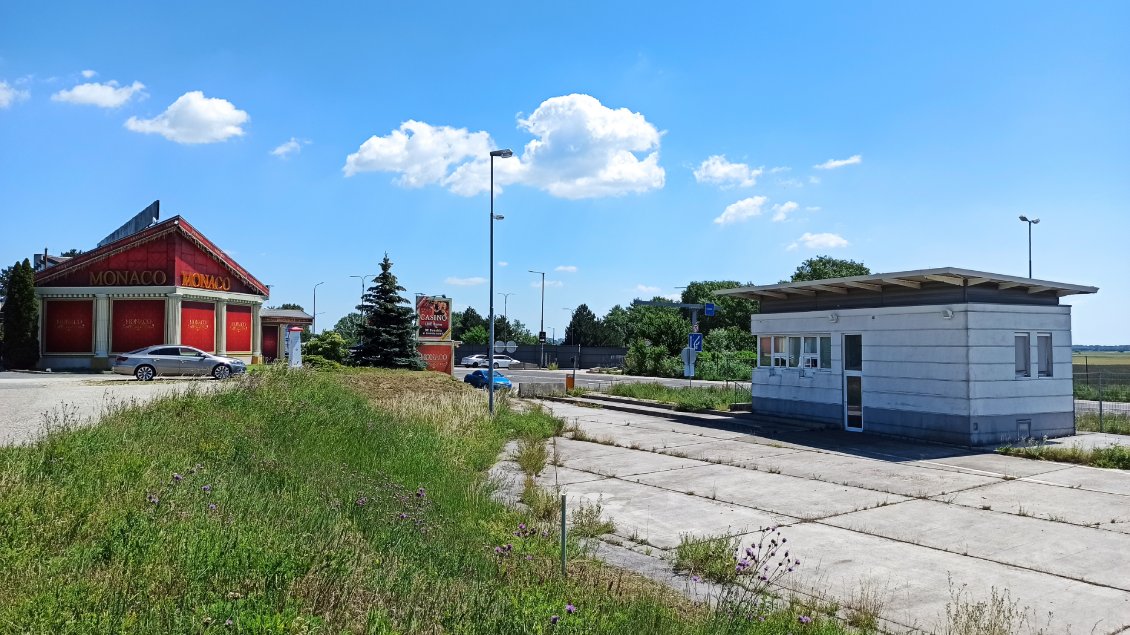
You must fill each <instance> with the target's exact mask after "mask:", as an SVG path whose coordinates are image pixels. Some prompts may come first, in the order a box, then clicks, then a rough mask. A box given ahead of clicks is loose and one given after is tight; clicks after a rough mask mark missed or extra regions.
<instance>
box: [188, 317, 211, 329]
mask: <svg viewBox="0 0 1130 635" xmlns="http://www.w3.org/2000/svg"><path fill="white" fill-rule="evenodd" d="M186 323H187V325H188V330H190V331H210V330H212V322H211V320H203V319H200V318H192V319H189V320H188V321H187V322H186Z"/></svg>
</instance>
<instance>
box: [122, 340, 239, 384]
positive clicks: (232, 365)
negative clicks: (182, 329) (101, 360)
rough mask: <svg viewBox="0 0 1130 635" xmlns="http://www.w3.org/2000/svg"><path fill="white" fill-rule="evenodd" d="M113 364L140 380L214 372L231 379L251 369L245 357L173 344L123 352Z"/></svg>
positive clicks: (218, 376) (203, 374)
mask: <svg viewBox="0 0 1130 635" xmlns="http://www.w3.org/2000/svg"><path fill="white" fill-rule="evenodd" d="M112 368H113V370H114V372H115V373H118V374H119V375H133V376H134V377H137V378H138V379H139V380H140V381H149V380H151V379H153V378H154V377H156V376H158V375H200V376H205V375H211V376H212V377H215V378H216V379H227V378H228V377H231V376H232V375H239V374H242V373H245V372H247V364H245V363H244V362H243V361H242V360H238V359H235V358H232V357H220V356H219V355H213V354H211V353H205V352H204V351H202V350H200V349H198V348H192V347H191V346H180V345H175V346H174V345H170V344H162V345H160V346H146V347H145V348H139V349H137V350H136V351H130V352H128V353H122V354H121V355H118V356H117V357H116V358H115V359H114V363H113V365H112Z"/></svg>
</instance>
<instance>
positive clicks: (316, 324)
mask: <svg viewBox="0 0 1130 635" xmlns="http://www.w3.org/2000/svg"><path fill="white" fill-rule="evenodd" d="M323 284H325V282H319V283H318V284H316V285H314V323H313V324H312V325H310V329H311V330H312V331H314V335H317V334H318V287H320V286H322V285H323Z"/></svg>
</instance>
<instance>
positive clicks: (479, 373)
mask: <svg viewBox="0 0 1130 635" xmlns="http://www.w3.org/2000/svg"><path fill="white" fill-rule="evenodd" d="M489 374H490V371H488V370H476V371H475V372H473V373H470V374H468V375H467V376H466V377H464V378H463V381H464V382H466V383H468V384H471V385H472V386H474V387H475V388H486V385H487V384H488V383H489V382H490V379H489V378H488V377H489ZM512 387H513V386H512V384H511V383H510V378H509V377H507V376H506V375H503V374H502V373H500V372H498V371H497V370H496V371H494V389H495V390H503V389H509V388H512Z"/></svg>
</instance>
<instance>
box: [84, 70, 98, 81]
mask: <svg viewBox="0 0 1130 635" xmlns="http://www.w3.org/2000/svg"><path fill="white" fill-rule="evenodd" d="M97 74H98V71H92V70H89V69H88V70H85V71H83V72H82V76H83V77H84V78H86V79H90V78H91V77H94V76H95V75H97Z"/></svg>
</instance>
